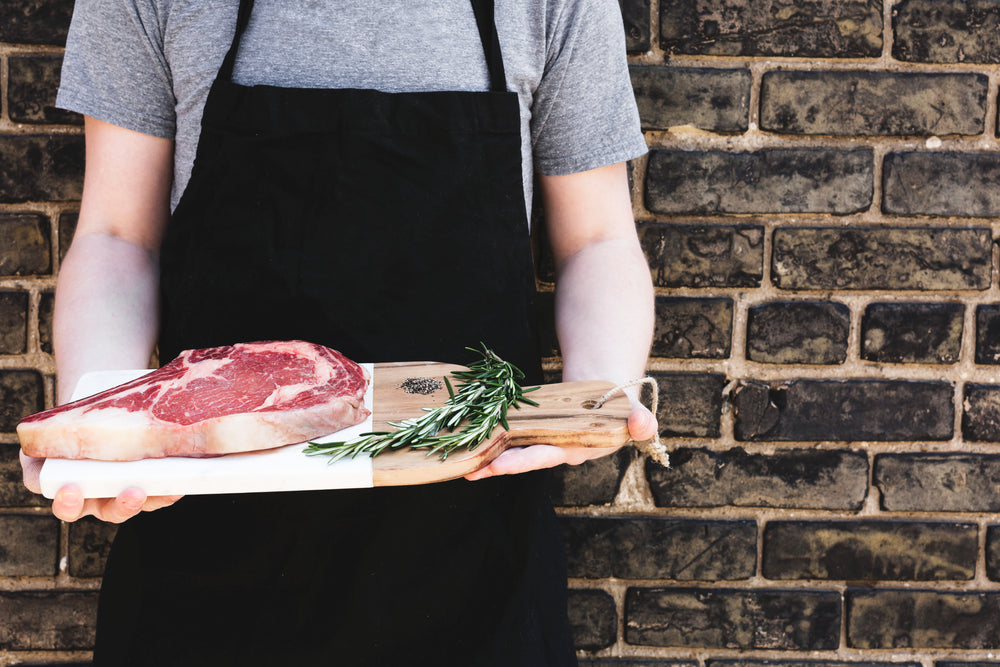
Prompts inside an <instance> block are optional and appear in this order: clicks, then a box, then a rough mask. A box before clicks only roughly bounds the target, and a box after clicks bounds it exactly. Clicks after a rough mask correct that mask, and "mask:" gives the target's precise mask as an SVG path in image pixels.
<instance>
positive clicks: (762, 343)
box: [746, 301, 851, 364]
mask: <svg viewBox="0 0 1000 667" xmlns="http://www.w3.org/2000/svg"><path fill="white" fill-rule="evenodd" d="M748 315H749V318H748V320H747V351H746V354H747V359H750V360H751V361H758V362H761V363H765V364H842V363H844V361H845V360H846V359H847V339H848V334H849V333H850V329H851V311H850V309H849V308H848V307H847V306H845V305H844V304H842V303H833V302H818V301H777V302H772V303H765V304H761V305H759V306H753V307H752V308H750V309H749V313H748Z"/></svg>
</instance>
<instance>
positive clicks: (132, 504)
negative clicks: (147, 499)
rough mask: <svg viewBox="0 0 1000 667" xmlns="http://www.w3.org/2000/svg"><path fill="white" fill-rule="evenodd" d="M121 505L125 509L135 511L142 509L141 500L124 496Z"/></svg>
mask: <svg viewBox="0 0 1000 667" xmlns="http://www.w3.org/2000/svg"><path fill="white" fill-rule="evenodd" d="M121 503H122V505H124V506H125V507H126V508H127V509H130V510H137V509H139V508H140V507H142V503H143V499H142V498H136V497H135V496H125V497H124V498H122V500H121Z"/></svg>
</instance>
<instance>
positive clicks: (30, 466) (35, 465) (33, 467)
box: [18, 450, 45, 493]
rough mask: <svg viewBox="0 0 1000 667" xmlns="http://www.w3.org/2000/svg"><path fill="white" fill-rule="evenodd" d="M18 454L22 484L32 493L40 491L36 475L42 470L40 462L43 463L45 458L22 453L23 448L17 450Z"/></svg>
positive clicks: (40, 487)
mask: <svg viewBox="0 0 1000 667" xmlns="http://www.w3.org/2000/svg"><path fill="white" fill-rule="evenodd" d="M18 456H19V457H20V459H21V473H22V475H23V479H24V485H25V486H26V487H27V488H28V490H29V491H31V492H32V493H41V492H42V485H41V483H39V481H38V476H39V475H40V474H41V472H42V464H43V463H45V459H40V458H35V457H34V456H28V455H27V454H25V453H24V450H18Z"/></svg>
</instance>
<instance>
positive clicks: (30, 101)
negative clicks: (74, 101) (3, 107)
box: [7, 55, 83, 125]
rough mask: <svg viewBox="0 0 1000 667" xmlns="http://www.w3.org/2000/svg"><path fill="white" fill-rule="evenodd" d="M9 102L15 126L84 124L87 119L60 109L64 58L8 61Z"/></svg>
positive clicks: (20, 58) (34, 58)
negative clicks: (59, 95)
mask: <svg viewBox="0 0 1000 667" xmlns="http://www.w3.org/2000/svg"><path fill="white" fill-rule="evenodd" d="M8 67H9V68H10V76H9V78H8V81H9V83H8V90H7V100H8V104H9V113H10V119H11V120H12V121H14V122H15V123H72V124H77V125H79V124H82V123H83V117H82V116H80V115H79V114H76V113H73V112H71V111H65V110H63V109H57V108H56V106H55V102H56V90H57V89H58V88H59V71H60V68H61V67H62V57H61V56H48V55H45V56H18V57H13V58H10V60H9V61H8Z"/></svg>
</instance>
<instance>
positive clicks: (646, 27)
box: [618, 0, 651, 53]
mask: <svg viewBox="0 0 1000 667" xmlns="http://www.w3.org/2000/svg"><path fill="white" fill-rule="evenodd" d="M618 5H619V7H621V10H622V20H623V22H624V24H625V48H626V49H627V50H628V52H629V53H642V52H644V51H648V50H649V45H650V34H651V28H650V17H649V0H618Z"/></svg>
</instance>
